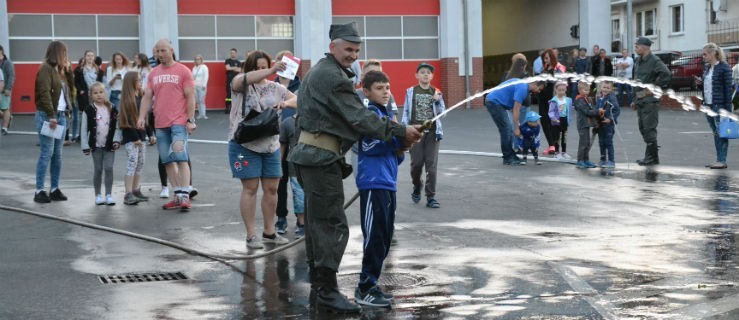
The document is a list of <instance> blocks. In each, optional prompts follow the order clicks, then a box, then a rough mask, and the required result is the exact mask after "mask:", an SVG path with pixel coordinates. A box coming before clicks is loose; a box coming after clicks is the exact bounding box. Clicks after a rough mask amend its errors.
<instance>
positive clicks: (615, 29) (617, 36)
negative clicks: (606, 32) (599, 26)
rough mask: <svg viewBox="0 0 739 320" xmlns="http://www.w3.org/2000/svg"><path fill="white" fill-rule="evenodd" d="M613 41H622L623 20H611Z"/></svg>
mask: <svg viewBox="0 0 739 320" xmlns="http://www.w3.org/2000/svg"><path fill="white" fill-rule="evenodd" d="M611 40H612V41H619V40H621V20H620V19H613V20H611Z"/></svg>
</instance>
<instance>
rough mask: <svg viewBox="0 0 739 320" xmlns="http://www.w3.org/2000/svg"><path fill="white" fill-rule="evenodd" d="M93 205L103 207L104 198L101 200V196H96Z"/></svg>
mask: <svg viewBox="0 0 739 320" xmlns="http://www.w3.org/2000/svg"><path fill="white" fill-rule="evenodd" d="M95 204H96V205H103V204H105V198H103V195H102V194H99V195H96V196H95Z"/></svg>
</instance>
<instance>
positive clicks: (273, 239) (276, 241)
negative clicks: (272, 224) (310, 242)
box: [262, 233, 290, 245]
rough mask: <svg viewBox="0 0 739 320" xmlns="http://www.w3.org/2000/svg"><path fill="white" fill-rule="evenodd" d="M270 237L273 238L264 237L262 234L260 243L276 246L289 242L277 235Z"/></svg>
mask: <svg viewBox="0 0 739 320" xmlns="http://www.w3.org/2000/svg"><path fill="white" fill-rule="evenodd" d="M272 236H273V237H271V238H270V237H268V236H267V235H265V234H264V233H262V242H264V243H274V244H277V245H281V244H288V243H290V240H287V238H285V237H283V236H281V235H279V234H273V235H272Z"/></svg>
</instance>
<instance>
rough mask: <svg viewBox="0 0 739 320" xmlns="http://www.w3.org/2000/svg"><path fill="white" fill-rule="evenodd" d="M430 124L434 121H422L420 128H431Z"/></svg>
mask: <svg viewBox="0 0 739 320" xmlns="http://www.w3.org/2000/svg"><path fill="white" fill-rule="evenodd" d="M432 124H434V121H432V120H426V121H424V122H423V124H422V125H421V130H428V129H429V128H431V125H432Z"/></svg>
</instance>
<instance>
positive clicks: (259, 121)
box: [233, 75, 280, 144]
mask: <svg viewBox="0 0 739 320" xmlns="http://www.w3.org/2000/svg"><path fill="white" fill-rule="evenodd" d="M252 89H254V94H256V95H257V103H261V101H260V100H261V99H260V96H259V92H258V91H257V89H256V87H254V85H252ZM247 94H248V87H247V85H246V75H244V92H243V93H242V95H243V96H242V98H241V115H242V116H243V117H244V118H243V119H242V120H241V122H239V125H238V127H237V128H236V131H235V132H234V137H233V139H234V141H236V143H239V144H241V143H246V142H251V141H254V140H257V139H259V138H264V137H269V136H273V135H276V134H279V133H280V127H279V125H280V122H279V116H278V115H277V111H275V109H274V108H267V109H265V110H264V111H262V112H259V111H256V110H255V109H254V108H249V109H250V110H249V113H246V97H247Z"/></svg>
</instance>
